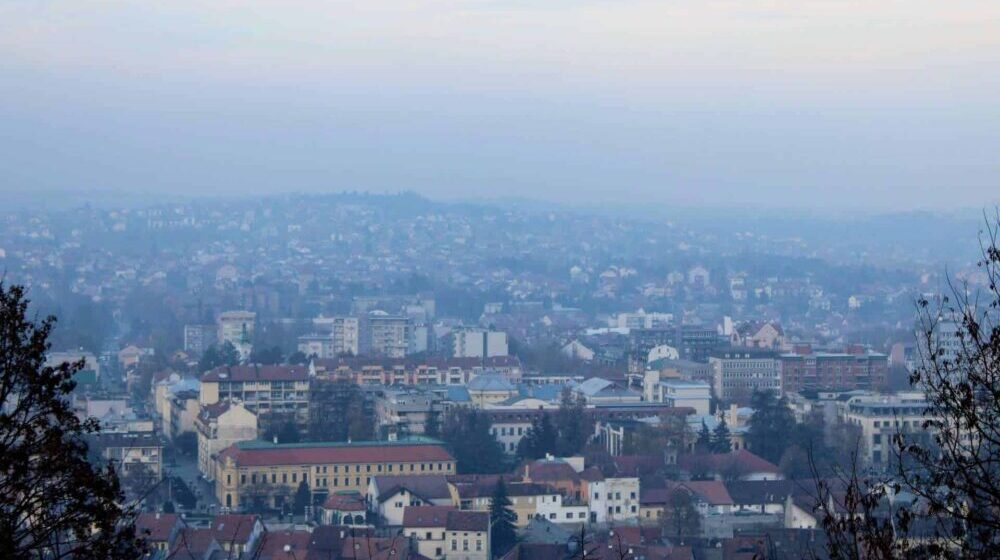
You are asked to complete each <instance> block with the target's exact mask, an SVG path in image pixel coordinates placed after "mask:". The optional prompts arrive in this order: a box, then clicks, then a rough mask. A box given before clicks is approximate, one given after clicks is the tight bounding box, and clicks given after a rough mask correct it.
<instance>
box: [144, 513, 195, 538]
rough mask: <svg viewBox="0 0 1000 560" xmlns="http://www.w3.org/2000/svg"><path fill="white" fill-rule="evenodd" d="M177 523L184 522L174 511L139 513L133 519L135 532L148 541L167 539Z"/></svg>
mask: <svg viewBox="0 0 1000 560" xmlns="http://www.w3.org/2000/svg"><path fill="white" fill-rule="evenodd" d="M178 525H180V526H183V525H184V522H183V521H182V520H181V517H180V516H179V515H177V514H176V513H140V514H139V515H138V516H137V517H136V519H135V534H136V536H137V537H139V538H142V539H146V540H149V541H167V540H169V539H170V535H171V533H173V531H174V527H176V526H178Z"/></svg>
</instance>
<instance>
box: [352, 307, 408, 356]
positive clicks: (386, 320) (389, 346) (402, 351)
mask: <svg viewBox="0 0 1000 560" xmlns="http://www.w3.org/2000/svg"><path fill="white" fill-rule="evenodd" d="M364 326H365V328H364V333H363V337H362V342H364V344H363V345H362V347H361V348H360V350H361V352H362V353H365V354H367V355H370V356H382V357H386V358H402V357H404V356H406V351H407V349H408V348H409V347H410V336H411V334H412V333H411V329H412V326H413V325H412V322H411V320H410V318H409V317H401V316H396V315H389V314H387V313H385V312H384V311H372V312H371V313H369V314H368V315H367V316H366V317H365V325H364Z"/></svg>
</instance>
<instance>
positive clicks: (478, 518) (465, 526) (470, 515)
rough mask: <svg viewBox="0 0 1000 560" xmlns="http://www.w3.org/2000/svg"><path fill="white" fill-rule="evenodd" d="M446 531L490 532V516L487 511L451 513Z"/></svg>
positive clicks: (449, 513)
mask: <svg viewBox="0 0 1000 560" xmlns="http://www.w3.org/2000/svg"><path fill="white" fill-rule="evenodd" d="M445 529H447V530H449V531H489V530H490V514H489V512H487V511H449V512H448V522H447V525H445Z"/></svg>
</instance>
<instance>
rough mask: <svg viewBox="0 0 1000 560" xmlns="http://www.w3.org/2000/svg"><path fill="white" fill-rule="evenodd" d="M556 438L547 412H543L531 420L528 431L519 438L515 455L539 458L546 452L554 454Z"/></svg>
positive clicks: (523, 457) (525, 457)
mask: <svg viewBox="0 0 1000 560" xmlns="http://www.w3.org/2000/svg"><path fill="white" fill-rule="evenodd" d="M558 438H559V436H558V434H557V433H556V429H555V427H554V426H553V425H552V420H551V419H550V418H549V415H548V413H543V414H542V415H541V416H540V417H538V418H536V419H535V420H534V422H532V425H531V427H530V428H528V433H527V434H525V436H524V437H523V438H521V441H520V442H519V443H518V445H517V455H518V457H521V458H522V459H540V458H542V457H545V455H546V454H547V453H552V454H555V453H556V450H557V442H558Z"/></svg>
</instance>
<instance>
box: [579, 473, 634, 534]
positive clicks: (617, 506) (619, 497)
mask: <svg viewBox="0 0 1000 560" xmlns="http://www.w3.org/2000/svg"><path fill="white" fill-rule="evenodd" d="M588 492H589V493H590V522H591V523H617V522H622V521H628V520H635V519H637V518H638V517H639V479H638V478H635V477H624V478H605V479H603V480H593V481H591V482H590V483H589V484H588Z"/></svg>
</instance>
